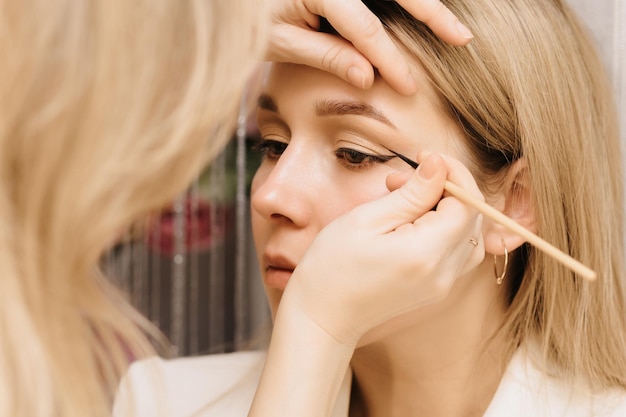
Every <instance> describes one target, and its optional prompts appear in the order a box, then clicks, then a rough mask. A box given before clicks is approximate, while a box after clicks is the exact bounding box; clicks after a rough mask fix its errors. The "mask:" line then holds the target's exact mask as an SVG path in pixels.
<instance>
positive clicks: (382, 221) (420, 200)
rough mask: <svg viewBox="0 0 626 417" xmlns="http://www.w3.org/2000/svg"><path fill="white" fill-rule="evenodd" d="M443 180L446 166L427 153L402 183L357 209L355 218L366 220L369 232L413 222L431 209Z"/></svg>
mask: <svg viewBox="0 0 626 417" xmlns="http://www.w3.org/2000/svg"><path fill="white" fill-rule="evenodd" d="M446 178H447V167H446V164H445V162H444V160H443V158H442V157H441V156H439V155H437V154H430V155H428V156H427V157H426V158H425V159H424V160H423V161H422V163H421V164H420V166H419V167H418V168H417V170H416V171H415V173H414V174H413V176H412V177H411V178H410V179H409V181H407V183H406V184H404V185H403V186H402V187H400V188H398V189H397V190H395V191H393V192H391V193H389V194H388V195H386V196H384V197H382V198H380V199H378V200H374V201H371V202H369V203H367V204H364V205H362V206H359V207H357V208H356V209H355V211H359V213H358V217H359V218H363V219H368V224H369V229H370V230H371V231H373V232H374V233H376V234H383V233H388V232H390V231H393V230H395V229H397V228H398V227H400V226H402V225H403V224H407V223H413V222H414V221H415V220H417V219H418V218H420V217H421V216H422V215H424V214H425V213H427V212H429V211H430V210H431V209H432V208H433V207H435V206H436V205H437V203H438V202H439V200H440V199H441V197H442V196H443V193H444V185H445V183H446ZM361 216H362V217H361Z"/></svg>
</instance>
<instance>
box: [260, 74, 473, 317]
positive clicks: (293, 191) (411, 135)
mask: <svg viewBox="0 0 626 417" xmlns="http://www.w3.org/2000/svg"><path fill="white" fill-rule="evenodd" d="M415 75H416V78H417V79H418V82H419V85H420V90H419V91H418V93H417V94H415V95H414V96H411V97H406V96H402V95H399V94H398V93H396V92H395V91H394V90H393V89H391V87H389V86H388V85H387V84H386V83H385V82H384V81H383V80H382V79H381V78H380V77H377V79H376V82H375V83H374V86H373V87H372V88H371V89H369V90H366V91H362V90H359V89H357V88H355V87H352V86H351V85H349V84H347V83H346V82H344V81H342V80H341V79H339V78H337V77H335V76H334V75H331V74H328V73H326V72H323V71H320V70H316V69H313V68H310V67H306V66H301V65H293V64H275V65H274V66H273V67H272V70H271V73H270V75H269V79H268V81H267V84H266V86H265V88H264V90H263V95H262V96H261V98H260V100H259V104H260V105H259V109H258V113H257V123H258V128H259V132H260V136H261V137H262V142H261V144H260V146H261V149H262V150H263V152H264V155H265V156H264V159H263V162H262V163H261V166H260V167H259V169H258V171H257V172H256V175H255V176H254V180H253V182H252V196H251V200H252V227H253V233H254V240H255V245H256V251H257V255H258V259H259V264H260V267H261V274H262V277H263V283H264V285H265V289H266V292H267V295H268V299H269V302H270V306H271V308H272V312H273V313H275V312H276V309H277V307H278V303H279V302H280V298H281V295H282V292H283V290H284V288H285V285H286V284H287V282H288V280H289V277H290V276H291V272H292V271H293V269H294V268H295V267H296V266H297V265H298V262H299V261H300V259H301V258H302V256H303V255H304V253H305V251H306V250H307V248H308V247H309V245H310V244H311V242H312V241H313V239H314V238H315V236H316V235H317V234H318V233H319V232H320V230H321V229H322V228H323V227H324V226H326V224H328V223H329V222H331V221H332V220H333V219H335V218H336V217H338V216H340V215H341V214H343V213H345V212H346V211H348V210H350V209H352V208H353V207H355V206H357V205H359V204H362V203H365V202H367V201H370V200H373V199H376V198H378V197H381V196H383V195H385V194H387V193H388V192H389V190H388V189H387V187H386V185H385V180H386V177H387V176H388V175H389V174H391V173H393V172H397V171H399V170H405V169H408V165H406V163H404V162H402V161H401V160H400V159H398V158H391V159H389V158H388V156H390V155H393V154H392V153H391V152H390V151H389V150H393V151H396V152H399V153H402V154H404V155H407V156H409V157H410V158H412V159H415V157H416V155H417V154H418V152H420V151H424V150H428V151H436V152H439V153H445V154H449V155H452V156H454V157H456V158H458V159H460V160H461V161H462V162H464V163H466V164H467V162H468V159H467V157H466V156H465V155H467V153H466V152H465V151H464V149H463V145H462V141H461V135H460V133H459V131H458V128H457V127H456V125H455V124H454V123H453V122H452V121H451V120H450V118H449V117H448V116H447V115H446V114H445V113H444V112H443V111H442V110H441V109H440V107H439V102H438V99H437V98H436V95H435V93H434V91H433V90H432V88H431V87H429V86H428V85H427V82H426V81H425V80H424V78H423V77H420V75H421V74H420V73H419V72H418V73H416V74H415ZM320 261H321V260H320Z"/></svg>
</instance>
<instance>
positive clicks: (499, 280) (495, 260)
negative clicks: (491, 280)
mask: <svg viewBox="0 0 626 417" xmlns="http://www.w3.org/2000/svg"><path fill="white" fill-rule="evenodd" d="M502 244H503V245H504V242H502ZM508 266H509V251H508V249H507V248H506V245H504V266H503V267H502V274H498V256H497V255H493V273H494V275H495V276H496V284H498V285H501V284H502V280H504V277H505V276H506V269H507V267H508Z"/></svg>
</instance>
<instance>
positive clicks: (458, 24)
mask: <svg viewBox="0 0 626 417" xmlns="http://www.w3.org/2000/svg"><path fill="white" fill-rule="evenodd" d="M456 30H457V31H458V32H459V33H460V34H461V36H463V37H464V38H465V39H473V38H474V34H473V33H472V31H470V30H469V29H468V28H467V26H465V25H464V24H463V23H461V22H459V21H458V20H457V21H456Z"/></svg>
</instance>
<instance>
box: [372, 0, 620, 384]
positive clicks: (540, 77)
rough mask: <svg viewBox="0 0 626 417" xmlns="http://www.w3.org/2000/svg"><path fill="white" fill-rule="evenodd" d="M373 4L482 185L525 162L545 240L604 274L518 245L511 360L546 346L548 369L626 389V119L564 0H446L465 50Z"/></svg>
mask: <svg viewBox="0 0 626 417" xmlns="http://www.w3.org/2000/svg"><path fill="white" fill-rule="evenodd" d="M366 3H368V4H369V6H370V7H371V8H372V9H373V10H374V11H375V13H376V14H377V15H378V16H379V17H381V19H382V20H383V22H384V24H385V25H386V27H387V29H388V31H389V32H390V33H392V34H393V36H394V37H395V38H396V39H398V40H399V42H400V43H401V44H402V45H404V46H405V47H406V48H407V49H408V50H409V51H410V52H411V53H412V54H414V55H415V56H416V57H417V60H418V61H419V63H420V64H421V65H422V67H423V68H424V69H425V71H426V73H427V74H428V77H429V79H430V80H431V81H432V84H433V85H434V87H435V88H436V89H437V91H438V92H439V94H440V97H441V99H442V103H443V105H444V107H445V109H446V110H447V111H448V112H449V113H450V115H451V116H452V117H453V119H455V120H458V123H459V125H460V126H461V128H462V129H463V131H464V132H465V135H466V138H467V142H468V143H469V145H470V146H469V147H470V149H471V152H472V157H473V160H474V161H475V167H474V168H475V169H474V172H475V174H476V177H477V180H478V181H479V183H480V184H481V185H482V186H483V189H484V190H486V192H487V193H488V192H489V190H494V187H498V184H499V183H500V180H501V179H502V178H503V174H504V173H505V172H506V170H507V168H508V167H509V166H510V165H511V163H512V162H513V161H515V160H517V159H518V158H522V157H523V158H524V159H525V161H526V164H527V166H528V173H529V178H530V182H531V186H530V188H531V193H532V199H533V201H534V206H535V209H536V213H535V216H536V220H537V224H538V228H539V234H540V235H541V236H542V237H543V238H545V239H546V240H548V241H549V242H551V243H553V244H554V245H556V246H557V247H559V248H561V249H564V250H565V251H566V252H568V253H570V254H571V255H572V256H573V257H574V258H576V259H579V260H580V261H582V262H583V263H584V264H586V265H589V266H590V267H591V268H592V269H594V270H595V271H596V272H597V273H598V276H599V279H598V280H597V282H593V283H590V282H586V281H585V280H584V279H581V278H580V277H578V276H575V275H574V274H573V273H572V272H571V271H569V270H568V269H566V268H564V267H563V266H561V265H560V264H558V263H557V262H555V261H554V260H553V259H551V258H550V257H548V256H546V255H545V254H544V253H542V252H539V251H537V250H535V249H534V248H532V247H530V246H528V245H527V244H525V245H523V246H522V247H521V248H520V249H519V250H517V251H516V256H515V260H516V262H514V265H511V268H510V271H509V275H508V276H507V279H509V278H508V277H513V279H512V280H511V281H510V282H509V291H510V307H509V309H508V313H507V317H506V320H505V322H504V324H503V326H502V328H501V330H502V331H503V332H506V334H508V336H509V337H508V340H509V350H508V355H511V354H512V352H513V351H514V350H515V349H516V348H517V347H518V346H519V345H520V344H522V343H523V342H525V341H527V340H529V339H533V340H537V341H538V342H539V345H540V351H541V352H542V354H543V357H544V359H545V360H546V363H547V368H549V369H546V370H548V371H551V372H554V373H556V374H557V375H558V376H559V377H561V378H564V379H566V380H571V381H573V380H577V379H582V380H584V381H585V382H587V383H589V384H590V385H592V386H595V387H607V386H620V387H622V388H626V360H625V356H626V328H625V323H624V319H625V316H624V314H625V310H624V299H623V297H624V292H623V291H624V288H623V287H624V283H623V279H624V265H623V261H622V259H623V256H624V244H623V232H624V228H623V186H624V184H623V182H622V161H621V152H620V143H619V136H618V122H617V117H616V111H615V108H614V102H613V97H612V94H611V91H610V85H609V82H608V81H607V77H606V74H605V70H604V68H603V66H602V64H601V62H600V60H599V58H598V56H597V53H596V51H595V49H594V46H593V44H592V42H591V41H590V38H589V36H588V35H587V33H586V31H585V30H584V28H583V27H582V25H581V24H580V23H579V21H578V19H577V18H576V16H575V15H574V14H573V12H572V11H571V10H570V9H569V8H568V6H567V5H566V4H565V3H564V2H561V1H558V0H471V1H470V0H466V1H463V0H444V1H443V3H445V4H446V5H447V6H448V7H449V8H450V9H451V10H452V11H453V12H454V13H455V14H456V15H457V16H459V18H460V20H461V21H463V22H465V23H467V24H468V26H469V27H470V28H471V30H472V31H473V33H474V34H475V36H476V37H475V39H474V41H473V42H472V43H471V44H470V45H469V46H468V47H466V48H457V47H452V46H449V45H447V44H445V43H443V42H441V41H440V40H439V39H438V38H437V37H436V36H434V35H433V34H432V33H431V32H430V31H429V30H428V28H426V27H425V26H424V25H423V24H421V23H420V22H417V21H416V20H415V19H413V18H412V17H410V16H408V15H407V14H406V13H404V12H402V11H401V10H400V9H399V8H398V7H397V6H396V5H395V4H393V3H391V2H366ZM496 189H497V188H496Z"/></svg>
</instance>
